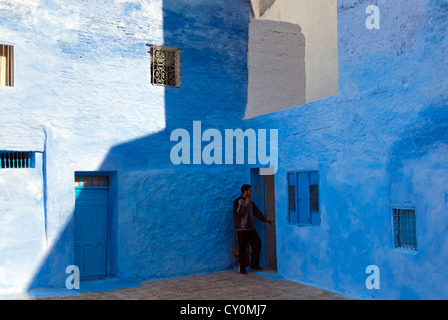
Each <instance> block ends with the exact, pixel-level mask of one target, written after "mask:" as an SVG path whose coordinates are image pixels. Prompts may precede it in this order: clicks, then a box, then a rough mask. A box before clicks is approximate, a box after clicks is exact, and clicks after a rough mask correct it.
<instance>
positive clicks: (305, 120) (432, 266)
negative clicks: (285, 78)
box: [0, 0, 448, 299]
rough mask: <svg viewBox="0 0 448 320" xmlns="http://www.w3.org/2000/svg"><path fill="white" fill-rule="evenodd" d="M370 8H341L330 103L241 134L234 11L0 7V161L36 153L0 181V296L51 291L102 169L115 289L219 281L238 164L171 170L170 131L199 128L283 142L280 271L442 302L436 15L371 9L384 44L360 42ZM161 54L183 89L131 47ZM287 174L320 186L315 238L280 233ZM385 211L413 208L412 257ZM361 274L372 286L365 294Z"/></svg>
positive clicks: (422, 7)
mask: <svg viewBox="0 0 448 320" xmlns="http://www.w3.org/2000/svg"><path fill="white" fill-rule="evenodd" d="M370 4H371V2H370V1H367V0H357V1H355V0H340V1H339V3H338V8H337V12H338V38H339V44H338V49H339V70H340V75H339V81H340V93H339V94H338V95H335V96H332V97H329V98H327V99H323V100H319V101H316V102H313V103H308V104H305V105H303V106H300V107H295V108H291V109H288V110H284V111H279V112H276V113H274V114H271V115H266V116H260V117H257V118H255V119H251V120H247V121H245V122H244V123H243V124H241V122H240V119H242V118H243V116H244V106H245V104H246V94H247V93H246V90H245V87H246V85H247V72H246V65H247V61H246V59H245V53H246V52H247V33H248V23H249V21H248V5H247V3H246V2H244V1H241V2H240V1H236V0H232V5H229V0H226V1H219V0H213V1H210V0H208V1H205V0H204V1H203V0H191V1H181V2H179V1H174V0H173V1H164V3H163V7H162V2H161V1H138V0H135V1H116V2H112V1H104V2H101V3H99V2H98V1H75V2H71V3H70V4H67V3H66V2H63V1H56V0H54V1H50V0H48V1H44V0H41V1H39V0H35V1H31V0H30V1H15V0H14V1H12V0H9V1H3V2H2V3H1V4H0V16H1V18H2V20H1V21H2V23H1V25H0V42H2V43H6V44H12V45H14V46H15V53H16V61H15V66H16V68H15V70H16V72H17V74H16V86H15V87H14V88H3V87H0V95H1V100H0V128H1V131H0V149H1V150H3V149H4V150H10V149H14V150H27V151H28V150H30V149H31V150H34V151H39V153H37V167H36V170H24V171H1V172H0V181H1V191H0V209H1V213H2V215H1V218H0V219H1V224H0V228H1V231H2V232H1V233H0V240H1V241H0V243H1V245H0V250H1V251H0V257H1V259H0V270H1V273H0V292H1V293H8V292H14V291H17V290H22V289H27V288H29V287H39V286H56V287H57V286H59V287H60V286H63V285H64V281H65V277H66V274H65V267H66V266H67V265H69V264H72V263H73V225H72V224H71V223H70V222H71V216H72V214H73V207H74V203H75V199H74V186H73V174H74V172H75V171H78V170H82V171H93V170H107V171H112V172H114V174H113V175H112V177H113V179H112V180H113V186H114V187H113V188H112V191H111V192H112V193H113V194H116V203H113V204H111V207H112V216H111V221H110V224H111V225H110V230H111V233H110V235H111V239H110V243H109V252H108V253H109V257H110V258H109V267H110V271H111V272H113V273H114V274H115V275H119V276H122V277H125V278H129V279H143V280H146V279H160V278H165V277H169V276H181V275H185V274H195V273H204V272H209V271H216V270H225V269H228V268H233V266H234V258H233V257H232V254H231V252H230V250H229V248H231V246H232V244H233V239H232V222H231V216H230V215H231V209H230V206H229V199H233V198H234V197H236V196H237V194H238V192H237V189H238V186H239V184H241V183H242V182H243V180H244V182H246V181H249V170H248V168H240V167H235V166H232V167H227V166H221V167H219V166H214V167H205V166H181V167H173V166H172V165H171V163H170V162H169V160H168V159H167V157H169V149H170V144H169V143H167V141H169V133H170V129H171V128H185V129H188V130H191V126H192V121H193V120H198V119H199V120H202V121H203V126H204V127H214V128H223V127H226V128H234V127H236V126H243V127H245V128H247V127H251V128H263V129H269V128H274V129H279V149H280V154H279V170H278V172H277V174H276V179H275V183H276V228H277V229H276V231H277V254H278V257H277V261H278V268H279V273H280V275H282V276H283V277H285V278H287V279H290V280H294V281H299V282H303V283H309V284H312V285H315V286H318V287H321V288H324V289H329V290H332V291H336V292H341V293H344V294H345V295H349V296H352V297H359V298H366V299H415V298H417V299H446V298H447V297H448V289H447V286H446V279H447V278H448V273H447V269H446V261H447V260H448V250H447V246H446V243H447V241H448V237H447V232H446V226H447V225H448V221H447V219H448V218H447V215H446V212H447V211H448V189H447V186H448V178H447V177H448V168H447V165H446V163H447V160H448V156H447V152H448V150H447V149H448V148H447V141H448V136H447V133H448V123H447V119H448V114H447V98H448V97H447V92H448V85H447V82H446V81H445V79H446V78H447V70H446V65H447V64H448V61H447V56H446V50H447V46H448V43H447V42H448V40H447V37H446V35H447V30H448V25H447V20H446V16H447V13H448V12H447V10H448V9H447V5H446V1H442V0H434V1H421V0H408V1H404V0H399V1H381V2H380V3H379V5H380V9H381V12H382V25H381V30H367V29H366V28H365V19H366V15H365V8H366V7H367V6H368V5H370ZM161 9H162V11H161ZM211 12H212V14H210V13H211ZM160 42H163V44H166V45H170V46H178V47H181V48H183V51H182V59H183V61H182V62H183V64H182V65H183V78H182V87H181V88H180V89H171V88H169V89H166V90H165V89H164V88H161V87H152V86H150V85H149V84H148V82H149V80H148V78H149V73H148V65H149V57H148V56H147V55H146V50H147V48H146V47H145V45H146V44H147V43H160ZM224 62H225V63H224ZM229 65H231V68H229V67H228V66H229ZM210 70H213V71H214V72H215V73H214V76H213V77H211V76H210V74H209V71H210ZM210 79H213V81H211V80H210ZM230 93H231V94H230ZM165 128H167V129H165ZM164 129H165V130H164ZM244 170H245V171H244ZM295 170H319V172H320V177H321V181H320V205H321V216H322V224H321V226H320V227H308V228H306V227H297V226H291V225H288V224H287V186H286V173H287V171H295ZM242 172H246V173H247V175H246V179H243V177H241V178H240V176H241V174H242ZM114 198H115V197H114ZM13 204H14V205H13ZM393 205H399V206H413V207H415V209H416V214H417V232H418V239H417V241H418V248H419V249H418V252H417V253H416V254H412V253H409V252H405V251H402V250H397V249H394V245H393V231H392V230H393V229H392V206H393ZM372 264H374V265H377V266H378V267H379V268H380V271H381V289H380V290H372V291H370V290H367V289H366V287H365V280H366V277H367V275H366V274H365V270H366V268H367V266H369V265H372Z"/></svg>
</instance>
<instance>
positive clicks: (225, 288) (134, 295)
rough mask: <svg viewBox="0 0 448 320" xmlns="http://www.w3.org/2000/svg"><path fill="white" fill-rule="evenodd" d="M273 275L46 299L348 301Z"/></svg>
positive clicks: (223, 276) (215, 277) (224, 276)
mask: <svg viewBox="0 0 448 320" xmlns="http://www.w3.org/2000/svg"><path fill="white" fill-rule="evenodd" d="M273 278H275V276H274V277H273V276H272V275H269V274H265V276H261V275H260V273H249V274H247V275H242V274H239V273H238V272H237V271H225V272H218V273H212V274H204V275H197V276H190V277H183V278H175V279H166V280H156V281H149V282H143V283H142V285H141V286H138V287H132V288H126V289H119V290H112V291H106V292H85V293H80V294H79V295H75V296H64V297H52V298H39V299H42V300H43V299H45V300H346V299H349V298H347V297H344V296H341V295H339V294H336V293H332V292H329V291H325V290H321V289H318V288H315V287H310V286H306V285H303V284H299V283H296V282H293V281H288V280H284V279H273Z"/></svg>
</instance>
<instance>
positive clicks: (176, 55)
mask: <svg viewBox="0 0 448 320" xmlns="http://www.w3.org/2000/svg"><path fill="white" fill-rule="evenodd" d="M150 47H151V50H150V51H149V53H150V54H151V83H152V84H153V85H159V86H171V87H177V88H179V87H180V80H181V70H180V49H178V48H171V47H166V46H156V45H152V46H150Z"/></svg>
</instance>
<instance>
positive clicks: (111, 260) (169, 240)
mask: <svg viewBox="0 0 448 320" xmlns="http://www.w3.org/2000/svg"><path fill="white" fill-rule="evenodd" d="M204 3H205V4H200V5H198V3H195V4H182V8H179V3H176V1H165V2H164V9H163V11H164V34H165V35H168V36H165V39H164V43H163V45H166V46H170V47H176V48H180V49H181V60H182V63H181V67H182V85H181V87H180V88H174V87H166V88H165V119H166V129H165V130H164V131H162V132H159V133H156V134H152V135H149V136H146V137H143V138H141V139H137V140H133V141H129V142H127V143H123V144H120V145H117V146H114V147H113V148H112V149H111V150H110V151H109V153H108V154H107V156H106V157H105V159H104V161H103V163H102V165H101V166H100V168H98V172H102V173H110V174H111V177H112V179H111V186H110V191H109V202H108V203H109V206H110V207H109V212H108V215H109V216H108V222H107V223H108V228H107V230H108V235H107V246H108V248H107V258H106V259H107V264H106V265H107V276H119V277H122V278H125V279H129V280H152V279H161V278H168V277H178V276H184V275H192V274H200V273H208V272H217V271H223V270H229V269H232V268H234V267H235V259H234V257H233V253H232V252H233V250H234V242H235V236H234V229H233V218H232V204H233V200H234V199H235V198H237V197H238V195H239V188H240V186H241V185H242V184H243V183H244V182H245V180H244V178H245V177H244V174H245V171H244V166H243V165H238V166H236V165H215V166H207V165H205V164H201V165H180V166H175V165H173V164H172V162H171V159H170V152H171V148H172V147H173V146H174V145H175V144H176V143H177V142H171V141H170V136H171V132H172V131H173V130H175V129H179V128H182V129H186V130H187V131H188V132H190V133H192V128H193V121H202V128H203V130H205V129H207V128H214V129H217V130H220V131H221V132H223V130H224V129H226V128H235V129H236V128H240V127H241V125H242V122H241V119H242V117H243V114H244V107H245V105H244V104H245V102H246V97H247V88H246V86H245V85H242V84H246V83H247V38H248V25H249V6H248V3H246V2H243V1H239V0H232V3H230V4H229V1H228V0H226V1H214V2H213V3H207V1H204ZM215 5H218V6H222V10H218V9H221V8H215V9H216V10H217V13H216V14H213V15H210V8H211V7H214V6H215ZM236 8H237V9H238V10H236ZM243 8H244V10H246V12H245V14H246V16H245V17H244V18H243V17H242V15H241V17H240V18H237V19H235V21H233V24H230V25H229V21H228V17H229V16H232V15H231V14H232V12H233V16H232V17H235V12H237V13H238V12H239V13H240V14H241V13H242V12H244V10H243ZM179 10H181V11H179ZM179 12H182V14H179ZM186 16H188V19H187V18H185V17H186ZM187 20H188V21H187ZM204 21H206V22H205V23H207V21H208V23H210V24H211V25H212V26H216V27H215V28H210V30H209V32H208V33H204V32H202V29H203V25H204ZM243 22H244V23H243ZM187 24H188V25H187ZM195 24H198V25H199V26H202V27H201V28H199V27H198V28H195V27H189V26H194V25H195ZM179 26H183V27H179ZM221 26H225V27H223V28H222V27H221ZM217 33H219V34H220V35H219V37H218V38H216V37H215V36H214V35H215V34H217ZM229 39H232V41H229ZM142 45H143V46H144V45H146V44H145V43H143V44H142ZM229 61H231V62H233V63H232V64H231V65H232V70H229V68H228V63H227V62H229ZM148 66H149V57H148ZM211 73H212V74H211ZM148 78H150V77H149V76H148ZM148 85H150V84H148ZM150 101H151V97H148V107H150ZM223 115H226V116H225V117H223ZM191 150H192V152H193V148H191ZM85 192H88V191H87V190H85ZM79 197H83V192H81V193H79V194H78V195H77V199H79ZM77 201H78V200H77ZM74 215H75V212H73V214H72V218H71V219H70V221H69V222H68V224H67V226H66V227H65V229H64V230H63V231H62V233H61V234H60V236H59V239H58V240H57V241H56V243H55V245H54V247H53V248H52V249H51V252H50V253H49V254H48V256H47V257H46V259H45V261H44V262H43V264H42V266H41V267H40V269H39V271H38V272H37V273H36V275H35V277H34V280H33V281H32V283H31V284H30V286H29V289H34V288H42V287H65V280H66V279H67V277H68V274H66V273H65V270H66V267H67V266H69V265H73V264H74V262H75V252H74V238H75V233H76V232H77V231H76V223H75V218H74ZM100 227H101V226H100ZM81 276H82V275H81Z"/></svg>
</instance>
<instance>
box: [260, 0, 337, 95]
mask: <svg viewBox="0 0 448 320" xmlns="http://www.w3.org/2000/svg"><path fill="white" fill-rule="evenodd" d="M252 1H253V7H254V11H255V18H256V19H262V20H273V21H283V22H290V23H295V24H298V25H300V27H301V28H302V33H303V34H304V35H305V38H306V83H307V87H306V102H312V101H316V100H319V99H322V98H325V97H328V96H331V95H333V94H337V93H338V92H339V85H338V78H339V72H338V39H337V24H338V22H337V0H276V1H275V2H274V3H273V4H272V5H271V6H270V7H269V9H267V10H266V12H265V13H264V14H263V15H262V16H261V17H260V16H259V15H258V13H259V8H260V5H261V3H260V2H259V1H260V0H252ZM257 15H258V16H257Z"/></svg>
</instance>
